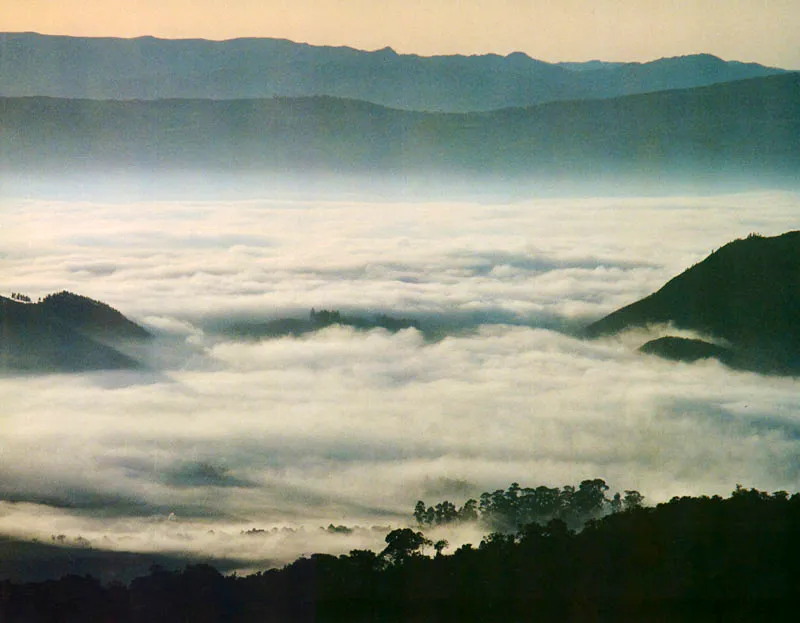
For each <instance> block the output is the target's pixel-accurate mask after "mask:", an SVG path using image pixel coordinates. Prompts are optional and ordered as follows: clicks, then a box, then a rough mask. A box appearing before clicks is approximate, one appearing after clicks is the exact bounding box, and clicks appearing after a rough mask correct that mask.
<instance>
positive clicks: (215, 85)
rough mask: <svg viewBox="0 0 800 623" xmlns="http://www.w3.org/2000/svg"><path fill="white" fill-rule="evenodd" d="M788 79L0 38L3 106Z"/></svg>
mask: <svg viewBox="0 0 800 623" xmlns="http://www.w3.org/2000/svg"><path fill="white" fill-rule="evenodd" d="M784 71H785V70H783V69H779V68H775V67H765V66H763V65H758V64H755V63H741V62H735V61H734V62H726V61H723V60H722V59H720V58H717V57H715V56H712V55H709V54H696V55H691V56H682V57H674V58H662V59H659V60H655V61H652V62H648V63H603V62H599V61H593V62H591V61H590V62H586V63H546V62H543V61H539V60H536V59H533V58H530V57H529V56H527V55H526V54H523V53H520V52H515V53H513V54H509V55H508V56H499V55H496V54H486V55H479V56H461V55H453V56H432V57H423V56H416V55H409V54H398V53H396V52H395V51H394V50H392V49H391V48H384V49H382V50H377V51H374V52H366V51H361V50H355V49H353V48H348V47H326V46H312V45H307V44H303V43H294V42H292V41H287V40H284V39H269V38H251V39H232V40H228V41H209V40H203V39H179V40H169V39H157V38H154V37H139V38H136V39H119V38H89V37H66V36H53V35H40V34H36V33H0V96H4V97H24V96H40V95H41V96H49V97H57V98H72V99H100V100H105V99H113V100H139V99H176V98H178V99H253V98H256V99H260V98H271V97H277V96H282V97H307V96H319V95H327V96H332V97H337V98H345V99H357V100H363V101H368V102H371V103H374V104H380V105H383V106H387V107H390V108H397V109H403V110H425V111H437V112H471V111H487V110H495V109H500V108H509V107H524V106H532V105H535V104H542V103H545V102H552V101H563V100H576V99H598V98H612V97H619V96H623V95H632V94H636V93H645V92H652V91H662V90H669V89H677V88H691V87H698V86H706V85H710V84H715V83H720V82H729V81H733V80H742V79H746V78H756V77H763V76H768V75H773V74H780V73H784Z"/></svg>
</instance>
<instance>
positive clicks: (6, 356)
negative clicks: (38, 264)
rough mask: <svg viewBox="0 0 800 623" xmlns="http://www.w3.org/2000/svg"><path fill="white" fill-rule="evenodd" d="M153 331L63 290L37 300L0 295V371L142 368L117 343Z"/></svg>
mask: <svg viewBox="0 0 800 623" xmlns="http://www.w3.org/2000/svg"><path fill="white" fill-rule="evenodd" d="M147 337H149V333H148V332H147V331H145V330H144V329H143V328H141V327H140V326H138V325H136V324H135V323H133V322H131V321H130V320H128V319H127V318H125V316H123V315H122V314H121V313H119V312H118V311H116V310H115V309H112V308H111V307H109V306H108V305H105V304H104V303H100V302H98V301H93V300H92V299H89V298H86V297H83V296H78V295H76V294H71V293H69V292H61V293H59V294H54V295H51V296H48V297H46V298H44V299H43V300H41V301H39V302H36V303H33V302H31V303H26V302H21V301H18V300H13V299H10V298H6V297H3V296H0V371H6V372H81V371H89V370H120V369H131V368H137V367H138V363H137V362H136V361H135V360H134V359H132V358H130V357H128V356H127V355H124V354H123V353H121V352H119V351H118V350H116V349H115V348H114V347H113V346H112V345H113V344H114V343H115V342H118V341H120V340H141V339H146V338H147Z"/></svg>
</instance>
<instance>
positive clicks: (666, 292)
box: [587, 231, 800, 373]
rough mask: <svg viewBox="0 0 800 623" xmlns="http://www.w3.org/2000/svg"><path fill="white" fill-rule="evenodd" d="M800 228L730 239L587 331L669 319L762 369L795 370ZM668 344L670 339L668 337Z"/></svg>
mask: <svg viewBox="0 0 800 623" xmlns="http://www.w3.org/2000/svg"><path fill="white" fill-rule="evenodd" d="M798 310H800V231H793V232H788V233H786V234H783V235H781V236H775V237H771V238H767V237H762V236H758V235H750V236H748V237H747V238H746V239H743V240H736V241H734V242H731V243H729V244H727V245H725V246H724V247H722V248H721V249H719V250H717V251H715V252H714V253H712V254H711V255H710V256H709V257H707V258H706V259H705V260H703V261H702V262H700V263H699V264H696V265H695V266H692V267H691V268H689V269H688V270H686V271H684V272H683V273H681V274H680V275H678V276H677V277H675V278H674V279H672V280H670V281H669V282H668V283H667V284H666V285H664V287H662V288H661V289H660V290H658V291H657V292H655V293H654V294H651V295H650V296H648V297H646V298H644V299H642V300H640V301H637V302H636V303H632V304H631V305H628V306H626V307H623V308H622V309H619V310H617V311H615V312H613V313H612V314H609V315H608V316H606V317H605V318H603V319H601V320H599V321H597V322H595V323H594V324H592V325H590V326H589V327H588V329H587V332H588V334H589V335H590V336H599V335H605V334H611V333H616V332H619V331H622V330H624V329H628V328H631V327H643V326H647V325H655V324H662V323H671V324H672V325H674V326H676V327H679V328H681V329H691V330H694V331H698V332H700V333H704V334H707V335H713V336H716V337H718V338H722V339H724V340H726V341H728V342H729V343H730V344H731V345H732V346H733V347H734V348H735V349H736V350H737V351H739V353H740V356H744V357H746V358H747V360H748V361H749V362H750V363H751V364H752V365H756V366H757V367H760V368H762V369H765V370H768V371H772V370H774V371H790V372H795V373H796V372H797V371H798V370H800V314H798ZM673 344H674V342H673Z"/></svg>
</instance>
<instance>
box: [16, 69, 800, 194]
mask: <svg viewBox="0 0 800 623" xmlns="http://www.w3.org/2000/svg"><path fill="white" fill-rule="evenodd" d="M0 113H1V114H0V130H1V131H0V162H2V163H3V165H4V168H5V169H6V170H8V171H14V170H19V171H25V170H28V169H29V168H30V167H36V168H37V169H38V170H42V169H45V170H46V169H48V168H51V169H52V168H55V169H64V170H74V169H81V168H84V169H85V168H89V169H99V170H103V169H107V168H109V167H120V168H126V169H127V168H130V167H145V168H148V169H157V170H165V169H166V170H169V169H197V168H200V169H203V168H205V169H221V170H236V171H241V170H248V169H249V170H270V171H279V172H284V171H329V172H363V173H369V174H376V173H382V172H384V173H389V172H398V171H399V172H421V173H424V174H431V175H436V174H442V173H456V174H468V175H470V176H474V175H475V174H480V175H492V174H499V175H504V176H506V175H526V176H528V175H531V174H541V175H567V176H569V175H575V176H584V175H585V174H587V173H593V174H597V175H599V176H607V175H613V174H624V175H626V176H636V175H640V176H651V177H656V178H660V177H668V176H673V175H687V176H692V177H695V178H697V177H699V178H706V177H707V178H714V177H718V178H724V177H726V176H734V177H741V176H747V175H751V176H756V175H765V174H777V175H783V176H785V177H788V178H790V179H792V180H796V179H797V173H798V171H800V141H798V140H797V137H798V136H800V74H797V73H795V74H786V75H782V76H772V77H768V78H758V79H753V80H745V81H740V82H729V83H725V84H720V85H715V86H711V87H700V88H696V89H687V90H677V91H664V92H659V93H651V94H645V95H634V96H628V97H623V98H618V99H610V100H595V101H573V102H558V103H551V104H545V105H541V106H536V107H531V108H518V109H506V110H500V111H495V112H491V113H474V114H433V113H419V112H406V111H399V110H393V109H389V108H383V107H381V106H376V105H374V104H369V103H366V102H359V101H354V100H340V99H334V98H329V97H319V98H300V99H286V98H276V99H269V100H236V101H210V100H162V101H155V102H149V101H148V102H146V101H136V102H108V101H104V102H101V101H90V100H59V99H49V98H39V97H37V98H19V99H16V98H15V99H0Z"/></svg>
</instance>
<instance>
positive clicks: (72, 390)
mask: <svg viewBox="0 0 800 623" xmlns="http://www.w3.org/2000/svg"><path fill="white" fill-rule="evenodd" d="M254 195H256V197H255V198H252V199H247V200H243V199H239V200H236V201H233V200H231V201H219V200H215V199H214V198H208V199H206V200H196V201H192V202H180V201H158V200H152V201H138V202H131V201H125V202H119V203H111V202H107V201H105V202H89V201H86V200H78V199H72V200H69V198H67V200H62V201H54V200H49V199H48V200H43V199H36V198H33V199H31V198H28V199H11V198H8V199H3V200H2V201H3V205H2V208H3V209H2V217H0V225H2V232H3V239H2V248H0V252H2V254H3V256H2V260H0V261H2V266H3V275H4V283H3V286H2V287H3V288H4V289H5V290H6V291H5V292H4V294H9V293H10V292H12V291H14V292H24V293H28V294H29V295H32V296H33V297H34V298H35V297H36V296H41V295H44V294H46V293H48V292H51V291H56V290H61V289H68V290H72V291H75V292H78V293H81V294H85V295H88V296H91V297H93V298H97V299H100V300H103V301H106V302H108V303H109V304H111V305H113V306H114V307H116V308H118V309H120V310H121V311H122V312H123V313H125V314H127V315H129V316H130V317H133V318H134V319H137V320H138V321H140V322H142V323H144V324H146V325H147V326H149V327H150V328H151V329H153V330H155V331H156V332H157V334H158V337H157V338H156V340H155V342H154V344H153V345H152V346H151V347H149V349H148V352H146V353H140V355H141V356H142V357H143V358H144V359H145V360H146V361H147V362H148V365H149V367H150V369H149V370H148V371H145V372H134V373H130V372H126V373H101V374H92V375H84V376H47V377H27V378H20V377H14V378H10V377H7V378H0V394H2V395H3V397H4V398H3V410H2V415H0V419H2V423H3V425H2V428H0V430H1V431H2V432H0V447H2V448H3V450H2V455H0V483H2V484H0V500H2V501H0V532H3V533H8V534H14V535H20V536H27V537H39V538H49V535H50V534H66V535H67V536H68V537H69V538H76V537H77V536H78V535H81V536H83V537H84V538H87V539H89V540H90V541H92V542H93V543H103V544H104V545H103V546H104V547H108V548H112V549H114V548H116V549H130V550H133V551H194V552H206V553H212V554H213V555H216V556H220V557H228V558H231V559H241V560H249V561H252V563H253V565H258V564H267V563H268V562H270V563H275V562H280V561H285V560H290V559H292V558H293V557H295V556H297V555H299V554H301V553H303V552H308V551H318V550H328V551H348V550H349V549H353V548H354V547H372V548H379V547H380V546H381V543H382V538H383V537H382V534H383V533H381V532H380V531H372V530H370V528H371V526H387V525H395V526H396V525H401V524H404V523H406V522H408V521H409V520H410V513H411V510H412V508H413V505H414V502H415V501H416V500H417V499H420V498H422V499H425V500H426V501H427V502H429V503H433V502H436V501H439V500H440V499H444V498H449V499H451V500H452V501H455V502H459V503H460V502H463V500H464V499H465V498H466V497H468V496H474V495H476V494H479V493H480V492H481V491H484V490H493V489H495V488H498V487H504V486H507V485H508V484H509V483H510V482H512V481H518V482H520V483H522V484H523V486H524V485H538V484H548V485H551V486H560V485H563V484H569V483H577V482H579V481H580V480H582V479H584V478H595V477H599V478H604V479H605V480H606V481H607V482H609V483H610V484H611V485H612V486H614V487H616V488H618V489H638V490H640V491H641V492H642V493H643V494H645V496H646V497H647V498H648V499H649V500H650V501H658V500H665V499H668V498H669V497H671V496H673V495H681V494H700V493H707V494H713V493H720V494H725V493H727V492H729V491H730V490H732V489H733V488H734V486H735V484H736V483H737V482H741V483H743V484H745V485H746V486H756V487H759V488H763V489H767V490H770V491H773V490H777V489H788V490H797V489H800V461H798V459H797V457H798V449H799V447H800V446H799V444H800V417H798V415H797V413H798V403H799V402H800V401H799V400H798V398H797V396H798V392H797V389H798V386H797V381H795V380H793V379H777V378H767V377H761V376H757V375H753V374H746V373H741V372H733V371H731V370H728V369H725V368H724V367H722V366H721V365H719V364H717V363H715V362H700V363H697V364H692V365H689V364H676V363H670V362H665V361H661V360H658V359H655V358H651V357H647V356H643V355H639V354H637V353H636V352H635V351H634V348H635V346H636V345H638V344H640V343H641V342H640V341H639V340H640V338H643V337H644V336H627V337H626V336H622V337H620V338H610V339H607V340H599V341H594V342H587V341H582V340H580V339H579V338H577V337H575V336H574V335H575V332H574V331H573V329H575V328H577V327H580V326H582V324H583V323H584V322H587V321H588V320H591V319H595V318H597V317H599V316H601V315H602V314H604V313H606V312H609V311H611V310H613V309H614V308H616V307H618V306H620V305H623V304H626V303H629V302H632V301H633V300H636V299H637V298H640V297H641V296H644V295H646V294H648V293H650V292H652V291H653V290H654V289H656V288H657V287H659V286H660V285H662V284H663V283H664V282H665V281H666V280H667V279H669V278H670V277H672V276H673V275H675V274H677V273H678V272H680V271H681V270H683V269H685V268H686V267H688V266H689V265H691V264H692V263H694V262H696V261H699V260H700V259H702V258H703V257H705V256H706V255H707V254H708V253H709V252H711V251H712V250H714V248H716V247H719V246H721V245H722V244H724V243H725V242H727V241H729V240H731V239H733V238H736V237H742V236H745V235H747V234H748V233H750V232H752V231H758V232H760V233H762V234H765V235H771V234H777V233H780V232H783V231H786V230H788V229H791V228H792V226H793V223H794V222H795V220H796V214H797V209H798V208H800V196H798V195H796V194H791V193H766V192H765V193H753V194H743V195H727V196H711V197H688V196H687V197H666V198H622V199H614V198H604V199H563V198H561V199H530V200H525V201H513V202H512V201H496V202H492V201H487V200H485V198H484V199H483V200H482V201H481V202H473V203H470V202H466V201H459V202H447V201H441V200H435V201H423V200H419V199H415V200H413V201H411V200H402V199H397V198H385V197H384V198H382V199H370V200H363V199H359V198H358V196H355V197H353V198H349V199H342V198H337V200H336V201H323V200H320V199H319V198H314V197H312V198H302V197H297V196H295V197H289V198H285V197H284V198H281V199H270V195H269V194H267V193H264V192H263V191H259V192H258V193H254ZM312 307H316V308H317V309H320V308H328V309H342V310H347V311H349V312H351V313H363V314H370V313H379V312H385V313H391V314H394V315H397V316H402V317H411V318H414V319H416V320H418V321H419V322H420V323H421V324H422V325H423V326H424V325H425V323H437V322H438V323H440V324H441V325H443V326H444V325H447V326H448V327H450V328H452V329H453V330H452V331H446V332H444V334H443V336H442V337H441V339H438V340H434V341H431V340H427V339H425V336H424V335H423V334H422V333H420V332H419V331H417V330H415V329H406V330H403V331H399V332H397V333H394V334H391V333H388V332H386V331H383V330H373V331H356V330H354V329H350V328H346V327H329V328H327V329H325V330H322V331H319V332H316V333H312V334H307V335H304V336H303V337H300V338H292V337H287V338H281V339H273V340H261V341H237V340H234V339H231V338H229V337H224V336H223V335H222V334H220V333H219V332H216V331H214V327H219V326H220V323H223V324H224V323H225V322H228V321H230V322H233V321H235V320H241V319H251V320H252V319H262V320H265V319H270V318H278V317H282V316H287V315H289V316H291V315H295V316H297V317H302V316H304V315H306V314H307V313H308V310H309V309H310V308H312ZM455 329H460V330H455ZM463 329H469V330H467V331H465V330H463ZM553 329H558V330H557V331H555V330H553ZM641 341H644V339H641ZM329 523H334V524H346V525H349V526H353V525H360V526H364V530H363V531H357V532H354V533H353V534H351V535H347V536H346V537H345V536H342V535H334V534H330V533H327V532H324V531H320V530H319V529H318V528H319V526H327V525H328V524H329ZM281 526H294V527H295V528H296V527H299V526H304V530H305V532H302V533H297V532H280V531H277V532H274V533H273V532H269V531H270V530H272V529H273V528H277V527H281ZM253 528H258V529H264V530H267V531H268V533H258V534H260V535H261V536H260V537H254V536H252V535H249V536H246V535H243V534H242V532H243V531H246V530H251V529H253ZM210 531H211V532H210ZM254 538H255V539H257V541H253V539H254ZM259 538H260V539H261V540H258V539H259ZM448 538H450V537H448ZM459 538H461V537H455V538H450V540H451V543H454V542H458V539H459ZM463 538H464V539H466V538H467V537H466V536H464V537H463ZM254 542H258V543H260V544H261V545H259V546H258V547H255V546H253V543H254Z"/></svg>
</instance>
